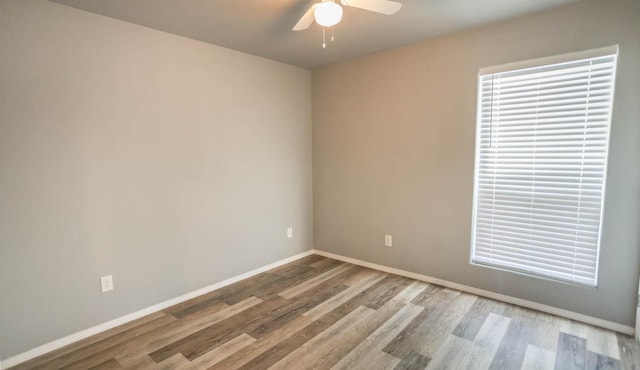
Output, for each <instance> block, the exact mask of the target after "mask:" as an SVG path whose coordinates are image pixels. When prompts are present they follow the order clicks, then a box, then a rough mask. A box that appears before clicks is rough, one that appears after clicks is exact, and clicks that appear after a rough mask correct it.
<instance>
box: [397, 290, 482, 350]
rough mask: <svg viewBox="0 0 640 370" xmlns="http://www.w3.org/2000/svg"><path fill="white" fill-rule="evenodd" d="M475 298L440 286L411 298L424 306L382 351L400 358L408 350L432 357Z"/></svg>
mask: <svg viewBox="0 0 640 370" xmlns="http://www.w3.org/2000/svg"><path fill="white" fill-rule="evenodd" d="M476 299H477V297H476V296H472V295H469V294H459V295H455V294H450V293H448V292H444V291H442V290H440V291H439V292H438V293H437V294H436V295H435V296H432V297H431V298H428V299H424V300H413V303H419V304H420V305H422V306H424V307H425V308H426V310H425V311H424V312H423V313H422V314H421V315H420V316H418V317H417V318H416V319H415V320H414V322H413V323H411V324H410V325H409V326H407V328H406V329H405V330H403V332H401V333H400V334H398V338H396V340H394V341H393V342H392V343H390V344H389V345H387V346H386V347H385V349H384V351H385V352H387V353H389V354H390V355H392V356H395V357H398V358H401V359H402V358H405V356H407V355H408V354H409V353H410V352H411V351H414V352H417V353H420V354H422V355H423V356H426V357H430V358H432V357H433V355H434V354H435V353H436V352H437V351H438V349H439V348H440V346H441V345H442V344H443V343H444V342H445V341H446V339H447V337H448V336H449V335H450V334H451V332H452V331H453V330H454V329H455V328H456V326H457V325H458V323H459V322H460V320H461V319H462V318H463V317H464V315H465V314H466V313H467V311H468V310H469V309H470V308H471V306H472V305H473V303H474V302H475V300H476Z"/></svg>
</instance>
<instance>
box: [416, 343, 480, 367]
mask: <svg viewBox="0 0 640 370" xmlns="http://www.w3.org/2000/svg"><path fill="white" fill-rule="evenodd" d="M472 347H473V342H471V341H470V340H467V339H464V338H460V337H457V336H455V335H449V336H448V337H447V338H446V339H445V342H444V343H443V345H442V346H441V348H440V350H439V351H438V352H436V354H435V355H434V356H433V358H431V361H429V365H428V366H427V369H430V370H444V369H452V370H454V369H464V367H462V366H463V364H467V363H469V362H471V360H472V359H471V355H472V354H473V352H472Z"/></svg>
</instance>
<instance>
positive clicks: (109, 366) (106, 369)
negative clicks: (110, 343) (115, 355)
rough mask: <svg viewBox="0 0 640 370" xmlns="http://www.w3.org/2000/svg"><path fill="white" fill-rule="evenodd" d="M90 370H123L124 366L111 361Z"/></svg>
mask: <svg viewBox="0 0 640 370" xmlns="http://www.w3.org/2000/svg"><path fill="white" fill-rule="evenodd" d="M89 369H90V370H118V369H123V367H122V366H120V364H119V363H118V361H116V360H114V359H109V360H107V361H105V362H102V363H100V364H98V365H96V366H92V367H90V368H89Z"/></svg>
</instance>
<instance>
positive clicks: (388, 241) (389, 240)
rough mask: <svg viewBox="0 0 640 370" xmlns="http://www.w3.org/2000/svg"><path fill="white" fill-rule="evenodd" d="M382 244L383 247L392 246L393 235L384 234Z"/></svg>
mask: <svg viewBox="0 0 640 370" xmlns="http://www.w3.org/2000/svg"><path fill="white" fill-rule="evenodd" d="M384 246H385V247H393V236H391V235H385V236H384Z"/></svg>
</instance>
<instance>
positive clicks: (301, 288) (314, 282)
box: [280, 263, 354, 299]
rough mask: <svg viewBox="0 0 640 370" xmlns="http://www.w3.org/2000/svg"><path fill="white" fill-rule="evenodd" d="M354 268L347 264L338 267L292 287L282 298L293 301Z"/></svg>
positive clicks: (283, 293)
mask: <svg viewBox="0 0 640 370" xmlns="http://www.w3.org/2000/svg"><path fill="white" fill-rule="evenodd" d="M353 267H354V266H353V265H349V264H346V263H344V264H341V265H338V266H336V267H334V268H332V269H331V270H328V271H326V272H324V273H322V274H320V275H318V276H316V277H314V278H313V279H309V280H307V281H305V282H304V283H302V284H298V285H296V286H294V287H292V288H290V289H287V290H285V291H283V292H282V293H280V296H282V297H284V298H287V299H291V298H293V297H295V296H297V295H298V294H301V293H303V292H305V291H307V290H309V289H312V288H314V287H316V286H318V285H320V284H322V283H323V282H325V281H327V280H329V279H331V278H332V277H334V276H336V275H338V274H340V273H342V272H344V271H347V270H349V269H351V268H353Z"/></svg>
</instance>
